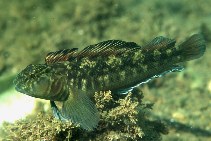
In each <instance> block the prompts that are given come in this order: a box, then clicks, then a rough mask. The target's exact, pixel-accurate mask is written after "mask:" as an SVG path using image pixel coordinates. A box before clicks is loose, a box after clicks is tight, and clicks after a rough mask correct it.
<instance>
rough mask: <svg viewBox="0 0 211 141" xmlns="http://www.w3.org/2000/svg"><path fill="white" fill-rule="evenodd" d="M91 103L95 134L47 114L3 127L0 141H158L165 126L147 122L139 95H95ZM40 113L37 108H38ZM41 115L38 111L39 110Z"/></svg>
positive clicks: (144, 107) (108, 93)
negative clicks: (96, 121)
mask: <svg viewBox="0 0 211 141" xmlns="http://www.w3.org/2000/svg"><path fill="white" fill-rule="evenodd" d="M94 99H95V101H96V106H97V108H98V110H99V112H100V122H99V124H98V127H97V128H96V129H94V131H86V130H83V129H81V128H80V126H79V125H73V124H72V123H71V122H61V121H59V120H57V119H55V118H54V117H52V115H51V114H49V112H47V113H46V112H40V113H39V114H37V115H36V113H33V114H32V115H29V116H28V117H27V118H26V119H22V120H18V121H16V122H15V123H6V122H5V123H4V124H3V125H2V128H1V130H0V137H1V139H2V140H5V141H6V140H55V141H57V140H143V141H144V140H149V139H153V140H161V134H162V133H166V131H167V129H166V128H165V126H164V125H163V124H162V123H160V122H157V121H150V120H149V119H148V118H147V114H146V113H148V111H149V110H150V109H151V106H149V104H144V103H143V102H142V99H143V95H142V93H141V92H136V91H134V92H133V94H132V93H129V94H128V95H122V96H120V98H119V97H117V95H112V94H111V91H107V92H96V93H95V96H94ZM38 106H39V109H42V108H41V107H40V104H39V105H38ZM39 111H40V110H39Z"/></svg>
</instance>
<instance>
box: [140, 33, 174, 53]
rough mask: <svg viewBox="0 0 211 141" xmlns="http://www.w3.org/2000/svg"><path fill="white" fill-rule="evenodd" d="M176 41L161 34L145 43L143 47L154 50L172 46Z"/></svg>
mask: <svg viewBox="0 0 211 141" xmlns="http://www.w3.org/2000/svg"><path fill="white" fill-rule="evenodd" d="M175 43H176V41H175V40H174V39H169V38H166V37H163V36H159V37H155V38H154V39H153V40H152V41H150V42H149V43H148V44H146V45H145V46H144V47H143V49H147V50H154V49H160V48H169V47H172V46H174V45H175Z"/></svg>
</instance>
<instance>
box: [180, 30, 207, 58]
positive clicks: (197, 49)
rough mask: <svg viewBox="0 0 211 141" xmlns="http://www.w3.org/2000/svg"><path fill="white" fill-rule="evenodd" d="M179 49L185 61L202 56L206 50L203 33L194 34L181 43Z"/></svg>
mask: <svg viewBox="0 0 211 141" xmlns="http://www.w3.org/2000/svg"><path fill="white" fill-rule="evenodd" d="M179 49H180V51H181V55H182V60H183V61H189V60H193V59H197V58H200V57H201V56H202V55H203V54H204V52H205V50H206V45H205V40H204V38H203V36H202V35H200V34H194V35H192V36H191V37H189V38H188V39H187V40H186V41H185V42H183V43H181V44H180V45H179Z"/></svg>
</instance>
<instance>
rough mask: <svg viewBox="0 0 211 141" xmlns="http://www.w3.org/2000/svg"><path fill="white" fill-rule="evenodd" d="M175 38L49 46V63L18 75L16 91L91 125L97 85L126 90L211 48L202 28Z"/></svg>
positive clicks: (84, 125) (95, 120)
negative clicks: (80, 47) (180, 39)
mask: <svg viewBox="0 0 211 141" xmlns="http://www.w3.org/2000/svg"><path fill="white" fill-rule="evenodd" d="M175 43H176V41H175V40H174V39H169V38H166V37H162V36H160V37H156V38H154V39H153V40H152V41H151V42H149V43H147V44H146V45H144V46H140V45H138V44H136V43H134V42H125V41H121V40H108V41H103V42H100V43H98V44H94V45H90V46H88V47H86V48H84V49H83V50H82V51H78V49H77V48H71V49H64V50H60V51H56V52H50V53H49V54H48V55H47V56H46V58H45V63H44V64H36V65H29V66H27V67H26V68H25V69H24V70H23V71H22V72H20V73H19V74H18V76H17V77H16V79H15V80H14V84H15V88H16V90H17V91H19V92H21V93H24V94H27V95H29V96H33V97H36V98H42V99H46V100H50V102H51V106H52V109H53V113H54V115H55V116H56V117H57V118H60V119H61V120H70V121H71V122H73V123H77V124H80V126H81V127H82V128H83V129H86V130H92V129H93V128H95V127H96V126H97V124H98V122H99V113H98V110H97V108H96V107H95V104H94V103H93V101H92V100H91V97H93V95H94V93H95V92H96V91H106V90H111V91H113V93H117V94H126V93H128V92H129V91H131V90H132V89H133V88H134V87H137V86H138V85H140V84H142V83H146V82H148V81H149V80H150V79H152V78H156V77H160V76H163V75H164V74H166V73H168V72H172V71H181V70H182V69H183V67H182V66H180V65H179V63H181V62H185V61H189V60H193V59H197V58H199V57H201V56H202V55H203V54H204V52H205V49H206V46H205V41H204V39H203V37H202V36H201V35H200V34H194V35H192V36H191V37H189V38H188V39H187V40H185V41H184V42H183V43H181V44H179V45H175Z"/></svg>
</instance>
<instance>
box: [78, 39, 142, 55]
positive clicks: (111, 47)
mask: <svg viewBox="0 0 211 141" xmlns="http://www.w3.org/2000/svg"><path fill="white" fill-rule="evenodd" d="M137 48H140V46H139V45H137V44H136V43H134V42H125V41H121V40H108V41H103V42H100V43H97V44H94V45H90V46H88V47H86V48H84V49H83V50H82V51H81V52H80V53H78V55H77V57H78V58H82V57H94V56H106V55H110V54H114V55H118V54H121V53H123V52H125V51H131V50H134V49H137Z"/></svg>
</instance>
